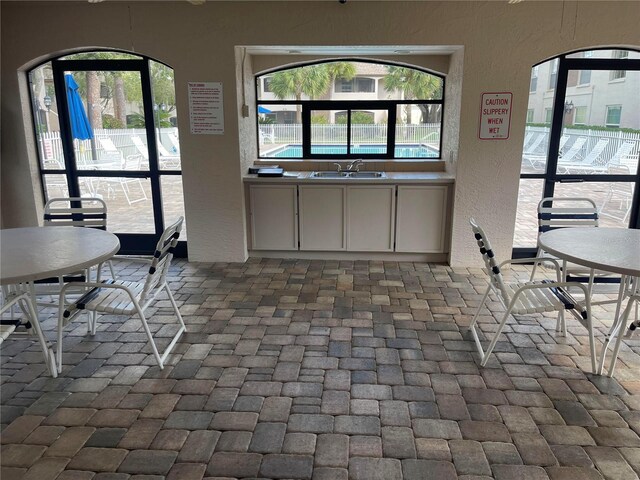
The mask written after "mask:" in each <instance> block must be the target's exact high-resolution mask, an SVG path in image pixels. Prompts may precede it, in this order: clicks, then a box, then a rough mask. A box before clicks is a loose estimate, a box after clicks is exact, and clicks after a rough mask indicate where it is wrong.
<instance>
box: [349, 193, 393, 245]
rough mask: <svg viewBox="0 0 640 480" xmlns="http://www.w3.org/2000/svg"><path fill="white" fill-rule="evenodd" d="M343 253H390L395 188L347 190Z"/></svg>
mask: <svg viewBox="0 0 640 480" xmlns="http://www.w3.org/2000/svg"><path fill="white" fill-rule="evenodd" d="M346 225H347V227H346V229H347V250H348V251H352V252H392V251H393V234H394V226H395V186H394V185H362V186H348V187H347V218H346Z"/></svg>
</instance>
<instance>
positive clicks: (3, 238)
mask: <svg viewBox="0 0 640 480" xmlns="http://www.w3.org/2000/svg"><path fill="white" fill-rule="evenodd" d="M119 249H120V241H119V240H118V237H116V236H115V235H114V234H113V233H109V232H106V231H104V230H98V229H95V228H82V227H28V228H11V229H6V230H0V284H2V285H8V284H14V283H22V282H30V281H34V280H40V279H43V278H49V277H56V276H59V275H64V274H66V273H72V272H76V271H78V270H82V269H85V268H87V267H90V266H92V265H97V264H98V263H101V262H104V261H105V260H108V259H109V258H111V257H112V256H113V255H115V254H116V253H117V252H118V250H119Z"/></svg>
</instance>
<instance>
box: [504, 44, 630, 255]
mask: <svg viewBox="0 0 640 480" xmlns="http://www.w3.org/2000/svg"><path fill="white" fill-rule="evenodd" d="M639 86H640V52H638V51H633V50H619V49H597V50H589V51H580V52H574V53H571V54H566V55H561V56H560V57H557V58H553V59H551V60H548V61H546V62H543V63H540V64H538V65H536V66H534V67H533V69H532V71H531V82H530V88H529V90H530V92H529V105H528V107H527V117H526V130H525V139H524V145H523V151H522V166H521V176H520V194H519V199H518V212H517V218H516V230H515V238H514V254H516V255H527V254H529V253H531V252H533V251H534V247H535V245H536V239H537V221H538V220H537V205H538V202H539V201H540V200H541V199H542V198H546V197H587V198H591V199H592V200H594V201H595V203H596V205H597V206H598V210H599V217H600V225H602V226H606V227H618V228H639V227H640V219H639V218H638V217H639V210H640V209H639V207H638V203H639V201H638V197H639V193H640V192H639V191H638V190H639V189H638V186H639V185H638V176H637V173H638V157H639V155H640V113H639V112H640V88H639Z"/></svg>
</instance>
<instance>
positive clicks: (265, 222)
mask: <svg viewBox="0 0 640 480" xmlns="http://www.w3.org/2000/svg"><path fill="white" fill-rule="evenodd" d="M249 192H250V193H249V194H250V208H251V211H250V215H251V248H252V249H253V250H297V249H298V222H297V217H298V207H297V202H296V186H295V185H251V186H250V187H249Z"/></svg>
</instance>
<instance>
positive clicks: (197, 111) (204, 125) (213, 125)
mask: <svg viewBox="0 0 640 480" xmlns="http://www.w3.org/2000/svg"><path fill="white" fill-rule="evenodd" d="M188 85H189V118H190V120H191V133H193V134H194V135H222V134H224V110H223V108H222V82H189V83H188Z"/></svg>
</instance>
